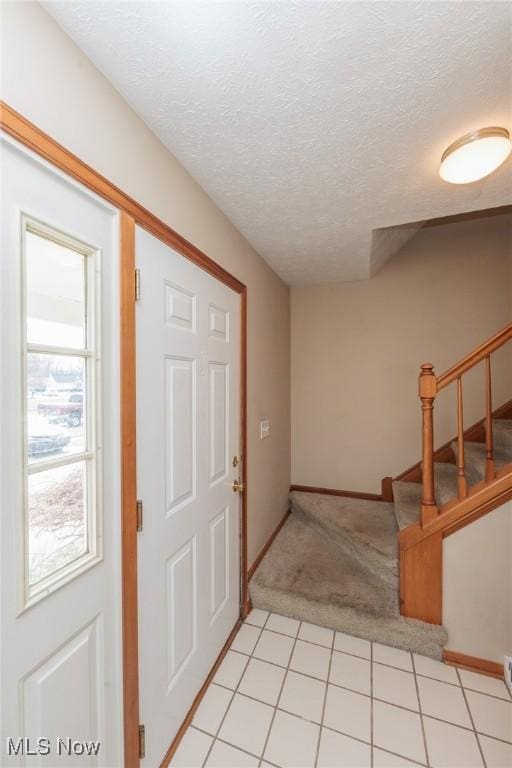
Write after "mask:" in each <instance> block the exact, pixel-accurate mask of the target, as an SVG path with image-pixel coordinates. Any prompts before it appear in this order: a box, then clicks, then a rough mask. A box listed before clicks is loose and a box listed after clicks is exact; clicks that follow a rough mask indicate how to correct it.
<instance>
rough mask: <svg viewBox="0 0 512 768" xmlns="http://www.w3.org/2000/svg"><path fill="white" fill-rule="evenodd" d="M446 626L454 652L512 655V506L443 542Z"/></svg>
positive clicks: (485, 656) (483, 656) (499, 657)
mask: <svg viewBox="0 0 512 768" xmlns="http://www.w3.org/2000/svg"><path fill="white" fill-rule="evenodd" d="M443 624H444V626H445V627H446V629H447V630H448V642H447V644H446V647H447V648H449V649H450V650H452V651H459V653H466V654H468V655H469V656H477V657H479V658H481V659H490V660H491V661H498V662H500V663H501V664H502V663H503V657H504V655H505V654H507V655H508V656H510V655H512V501H509V502H508V503H507V504H504V505H503V506H502V507H499V508H498V509H496V510H494V511H493V512H490V513H489V514H488V515H485V516H484V517H481V518H480V520H477V521H476V523H473V524H472V525H468V526H467V527H466V528H463V529H462V530H461V531H458V532H457V533H455V534H453V536H449V537H448V538H447V539H445V540H444V541H443Z"/></svg>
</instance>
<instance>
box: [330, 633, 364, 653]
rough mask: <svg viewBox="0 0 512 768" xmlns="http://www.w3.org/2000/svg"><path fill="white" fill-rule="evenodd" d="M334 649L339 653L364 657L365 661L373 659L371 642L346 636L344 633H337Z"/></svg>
mask: <svg viewBox="0 0 512 768" xmlns="http://www.w3.org/2000/svg"><path fill="white" fill-rule="evenodd" d="M334 647H335V649H336V650H337V651H343V652H344V653H352V654H353V655H354V656H362V657H363V659H369V658H370V657H371V643H370V641H369V640H363V639H362V638H361V637H353V636H352V635H346V634H345V633H344V632H336V635H335V637H334Z"/></svg>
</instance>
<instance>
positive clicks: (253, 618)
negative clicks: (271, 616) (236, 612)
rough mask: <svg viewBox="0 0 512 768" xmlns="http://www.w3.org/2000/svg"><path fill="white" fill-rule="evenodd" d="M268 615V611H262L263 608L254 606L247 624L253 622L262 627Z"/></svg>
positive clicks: (246, 621)
mask: <svg viewBox="0 0 512 768" xmlns="http://www.w3.org/2000/svg"><path fill="white" fill-rule="evenodd" d="M267 617H268V611H262V610H261V608H253V609H252V611H251V612H250V614H249V615H248V617H247V618H246V620H245V623H246V624H253V625H254V626H255V627H262V626H263V625H264V624H265V622H266V620H267Z"/></svg>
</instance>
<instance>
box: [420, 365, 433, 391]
mask: <svg viewBox="0 0 512 768" xmlns="http://www.w3.org/2000/svg"><path fill="white" fill-rule="evenodd" d="M419 390H420V397H425V398H431V397H435V396H436V394H437V379H436V375H435V373H434V366H433V365H432V363H422V364H421V365H420V379H419Z"/></svg>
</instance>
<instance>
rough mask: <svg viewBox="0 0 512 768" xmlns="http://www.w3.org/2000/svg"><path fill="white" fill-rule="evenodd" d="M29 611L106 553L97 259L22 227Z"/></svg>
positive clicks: (35, 227) (57, 237) (43, 229)
mask: <svg viewBox="0 0 512 768" xmlns="http://www.w3.org/2000/svg"><path fill="white" fill-rule="evenodd" d="M22 243H23V248H22V253H23V274H24V303H23V306H24V317H23V337H24V345H23V348H24V393H25V395H24V404H25V407H24V424H25V446H24V462H25V472H24V477H25V505H24V506H25V509H24V520H23V523H24V583H25V601H24V604H25V606H26V605H29V604H31V603H32V602H34V601H36V600H37V599H39V598H40V597H42V596H43V595H45V594H48V593H49V592H52V591H54V590H55V589H56V588H57V587H59V586H61V585H62V584H63V583H66V582H67V581H69V580H70V579H71V578H73V577H74V576H76V575H77V574H78V573H81V572H82V571H83V570H84V569H86V568H88V567H90V566H91V565H93V564H94V563H95V562H97V561H98V560H99V559H100V557H101V551H100V535H99V533H100V503H99V500H100V498H101V494H100V482H99V480H100V478H99V474H100V473H99V467H100V466H101V461H100V451H101V446H100V441H99V434H100V432H99V423H100V397H99V393H100V387H99V367H100V348H99V347H100V344H99V340H100V332H99V328H100V326H99V316H98V308H99V300H100V291H99V253H98V252H97V250H95V249H93V248H91V247H89V246H87V245H84V244H83V243H81V242H78V241H76V240H75V239H73V238H71V237H68V236H66V235H63V234H62V233H60V232H57V231H54V230H52V229H50V228H48V227H47V226H45V225H42V224H40V223H38V222H35V221H33V220H31V219H28V218H23V219H22Z"/></svg>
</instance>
